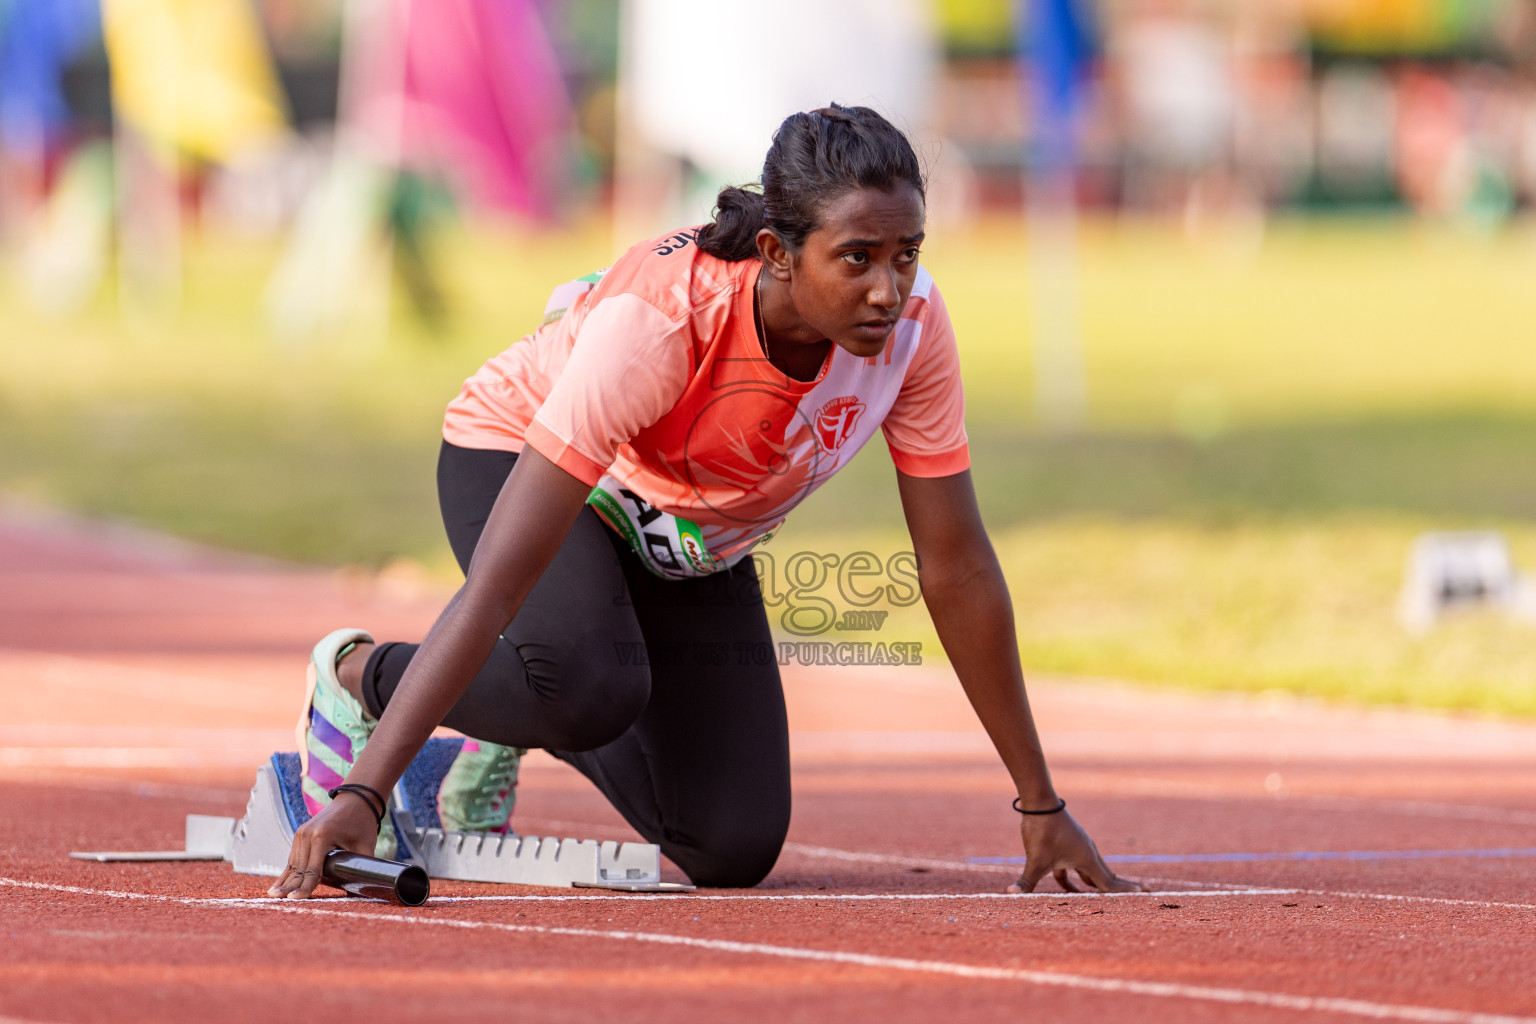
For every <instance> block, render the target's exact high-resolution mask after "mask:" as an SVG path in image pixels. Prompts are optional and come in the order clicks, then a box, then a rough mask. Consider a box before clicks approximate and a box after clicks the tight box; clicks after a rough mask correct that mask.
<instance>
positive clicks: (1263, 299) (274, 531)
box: [0, 221, 1536, 714]
mask: <svg viewBox="0 0 1536 1024" xmlns="http://www.w3.org/2000/svg"><path fill="white" fill-rule="evenodd" d="M931 234H932V235H933V240H932V241H931V242H930V243H929V245H928V252H927V253H926V254H925V262H926V264H927V265H928V266H929V267H930V268H931V269H932V270H933V273H934V276H935V278H936V279H937V280H938V281H939V283H940V286H941V288H942V289H943V291H944V293H945V297H946V300H947V302H948V305H949V307H950V311H951V315H952V316H953V318H954V320H955V323H956V327H957V330H958V332H959V336H960V339H961V346H962V355H963V359H964V362H965V369H966V384H967V392H968V398H969V402H970V409H969V424H970V430H971V435H972V442H973V453H974V458H975V471H974V472H975V478H976V481H977V489H978V493H979V495H980V497H981V501H982V506H983V513H984V515H985V516H986V518H987V521H988V523H989V525H990V526H991V527H992V529H993V531H994V536H995V539H996V541H997V545H998V549H999V553H1000V555H1001V556H1002V558H1003V561H1004V566H1005V569H1006V570H1007V572H1008V575H1009V579H1010V581H1011V585H1012V586H1013V589H1014V595H1015V602H1016V605H1017V607H1018V614H1019V625H1020V639H1021V647H1022V650H1023V652H1024V656H1025V660H1026V664H1027V665H1028V666H1029V667H1030V668H1031V669H1034V670H1041V671H1050V672H1059V673H1068V674H1076V675H1097V676H1113V677H1118V678H1126V679H1134V680H1143V681H1147V682H1153V683H1163V684H1174V685H1184V686H1198V687H1223V688H1238V689H1249V690H1263V689H1269V688H1283V689H1287V690H1293V691H1298V692H1307V693H1314V694H1319V695H1324V696H1329V697H1346V696H1347V697H1350V698H1354V699H1362V700H1371V701H1389V702H1409V703H1416V704H1424V705H1432V706H1438V707H1456V708H1468V709H1481V710H1490V711H1502V712H1513V713H1521V714H1536V683H1533V682H1532V681H1533V680H1536V628H1533V627H1531V626H1530V625H1524V626H1522V625H1519V624H1514V623H1510V622H1508V621H1506V620H1504V619H1502V618H1500V617H1497V616H1495V615H1493V614H1490V613H1481V612H1478V613H1467V614H1463V615H1459V616H1455V617H1453V618H1452V619H1451V620H1449V621H1448V622H1447V624H1446V625H1444V626H1443V627H1441V628H1439V629H1437V630H1435V631H1434V632H1432V633H1430V634H1429V635H1427V636H1425V637H1422V638H1414V637H1410V636H1408V635H1407V634H1406V633H1404V632H1403V630H1402V629H1401V628H1400V627H1399V626H1398V625H1397V623H1396V621H1395V618H1394V601H1395V598H1396V590H1397V587H1398V585H1399V582H1400V580H1401V574H1402V569H1403V561H1404V558H1405V557H1406V554H1407V550H1408V545H1409V543H1410V542H1411V541H1412V539H1413V537H1414V536H1415V535H1416V534H1417V533H1418V532H1421V531H1423V530H1426V529H1442V528H1465V527H1484V526H1488V527H1494V528H1500V529H1503V530H1505V531H1506V532H1507V533H1508V534H1509V535H1510V537H1511V539H1512V542H1513V543H1514V545H1515V547H1516V550H1517V554H1519V553H1521V552H1523V553H1524V559H1523V561H1524V563H1525V564H1526V565H1532V564H1536V476H1533V474H1531V473H1530V472H1529V470H1528V466H1529V464H1530V459H1531V453H1532V452H1533V451H1536V402H1533V395H1536V392H1533V390H1532V385H1531V382H1532V381H1536V346H1533V345H1531V344H1530V342H1529V325H1530V324H1531V323H1536V289H1532V288H1530V286H1529V280H1530V278H1531V276H1532V272H1533V271H1536V235H1533V234H1532V233H1531V232H1530V231H1529V230H1528V229H1518V230H1511V231H1509V232H1507V233H1504V234H1501V235H1498V236H1494V237H1485V236H1480V235H1475V234H1472V233H1469V232H1464V231H1460V230H1457V229H1455V228H1451V227H1436V226H1428V225H1423V224H1410V223H1406V222H1394V221H1383V222H1375V223H1366V224H1359V223H1344V222H1338V223H1334V222H1297V223H1285V222H1280V223H1277V224H1274V225H1271V227H1270V229H1269V231H1268V233H1267V235H1266V237H1265V238H1264V240H1263V243H1262V245H1258V244H1254V242H1253V240H1252V239H1249V238H1244V237H1241V236H1239V235H1237V234H1233V235H1229V236H1228V235H1222V234H1220V233H1219V232H1218V233H1215V234H1208V235H1207V236H1206V237H1204V238H1201V239H1197V240H1195V241H1193V242H1191V241H1190V240H1188V239H1186V238H1184V237H1183V236H1182V235H1180V234H1178V233H1176V232H1174V231H1172V230H1170V229H1168V228H1166V227H1163V226H1159V225H1155V224H1136V223H1127V224H1089V225H1087V226H1086V228H1085V230H1084V235H1083V239H1082V249H1081V254H1082V269H1081V289H1082V298H1083V302H1082V308H1083V324H1082V326H1083V337H1084V348H1085V358H1086V365H1087V369H1088V378H1089V393H1090V410H1089V417H1088V422H1087V423H1086V424H1085V427H1084V429H1083V430H1082V431H1081V432H1079V433H1076V434H1071V435H1055V434H1051V433H1048V432H1045V431H1042V430H1040V429H1038V428H1037V426H1036V424H1035V418H1034V415H1033V412H1032V395H1033V383H1032V379H1031V368H1030V362H1031V360H1030V348H1029V343H1030V327H1031V310H1030V308H1029V300H1028V297H1029V294H1030V293H1029V288H1028V281H1027V276H1026V268H1027V262H1026V258H1025V256H1026V250H1025V244H1024V243H1025V239H1024V235H1023V232H1022V230H1021V229H1020V228H1019V227H1017V226H1016V225H1011V224H1003V225H993V226H990V227H978V228H972V229H965V230H949V229H944V228H942V227H940V228H937V229H936V230H934V231H932V232H931ZM438 249H439V252H440V253H441V257H442V263H441V266H440V270H441V272H442V277H443V280H444V283H445V285H446V287H447V291H448V293H449V297H450V305H451V308H452V309H453V310H454V314H453V318H452V320H451V321H450V324H449V327H448V329H447V330H446V331H444V332H442V333H438V334H434V333H431V332H428V331H427V330H426V329H424V328H423V327H422V326H421V325H420V324H419V323H417V322H416V321H415V320H414V319H413V318H412V317H411V316H410V314H409V312H408V311H407V310H405V309H404V308H403V307H400V306H399V305H398V304H397V305H396V306H395V307H394V308H392V309H391V310H390V314H389V327H388V329H387V331H386V330H384V329H382V328H381V327H380V326H379V325H378V324H377V323H373V324H370V323H369V322H368V320H367V318H366V317H360V318H358V320H357V321H356V322H354V323H352V324H351V325H350V326H349V327H348V328H347V329H346V330H344V331H342V332H340V333H339V334H338V335H337V336H335V337H330V338H327V339H325V340H324V341H323V342H316V343H310V344H296V343H292V342H286V343H284V342H276V341H274V340H273V339H272V338H271V337H270V336H269V335H268V333H267V331H266V330H265V328H264V326H263V321H262V318H261V314H260V288H261V283H262V281H263V280H264V278H265V275H266V273H267V272H268V270H269V268H270V267H271V265H272V261H273V259H274V258H275V251H274V250H273V249H272V248H271V247H270V246H262V245H253V244H251V243H249V242H237V241H235V240H232V239H204V240H201V241H197V242H193V243H189V250H188V251H189V257H188V265H187V275H186V288H185V301H184V304H183V309H182V311H181V313H180V315H179V317H177V318H176V319H175V320H174V321H173V322H162V323H159V324H158V325H153V326H151V325H146V324H142V323H141V324H138V325H137V326H133V327H125V326H124V324H123V322H122V320H121V318H120V317H119V316H118V314H117V311H116V307H115V304H114V303H113V302H112V301H111V299H110V297H103V298H102V299H100V300H99V301H98V302H97V303H96V304H95V305H94V306H93V307H92V308H91V309H89V310H87V311H86V312H85V313H83V314H82V315H80V316H77V317H74V318H71V319H69V320H65V321H53V320H48V319H46V318H43V317H41V316H39V315H38V314H36V313H34V312H31V311H29V309H28V307H27V305H26V303H25V302H24V301H22V299H21V298H20V296H18V295H17V294H16V293H15V291H14V290H12V291H10V292H9V293H7V294H5V295H4V297H3V298H0V323H3V324H4V325H5V327H4V334H3V336H0V490H4V491H6V492H8V493H12V494H19V495H21V496H24V497H26V498H30V499H32V500H35V501H39V502H42V503H45V504H53V505H58V506H62V507H68V508H72V509H77V510H81V511H85V512H87V513H92V514H100V515H109V516H115V517H120V518H127V519H130V520H134V521H137V522H140V523H144V524H147V525H150V526H153V527H156V528H162V529H167V530H170V531H172V532H175V533H178V534H181V535H183V536H188V537H193V538H196V539H199V540H204V541H209V542H212V543H216V544H221V545H225V546H229V547H235V548H239V549H242V550H248V551H256V552H261V553H265V554H270V555H276V556H279V557H285V558H292V559H297V560H301V561H306V562H315V563H321V564H361V565H366V566H375V567H376V566H380V565H382V564H383V563H385V562H388V561H390V560H392V559H395V558H398V557H406V558H410V559H412V560H415V561H418V562H421V563H423V564H425V565H426V566H427V567H428V568H429V569H430V571H432V572H434V573H436V574H438V575H439V576H441V577H442V578H445V579H447V578H451V577H452V576H453V575H454V573H455V572H456V570H455V569H454V568H453V565H452V562H451V559H450V557H449V556H448V553H447V548H446V545H445V543H444V542H443V541H442V539H441V528H440V526H439V524H438V520H437V513H436V501H435V495H434V488H433V464H434V460H435V455H436V450H437V444H438V437H439V436H440V435H439V433H438V430H439V426H440V417H441V411H442V406H443V405H444V403H446V401H447V400H448V399H449V398H451V397H452V396H453V394H454V393H456V391H457V388H458V385H459V382H460V381H461V380H462V379H463V378H464V377H465V376H467V375H468V374H470V373H471V372H473V371H474V369H475V368H476V367H477V366H478V365H479V363H480V362H481V361H482V360H483V359H484V358H485V357H487V356H488V355H490V354H491V353H493V352H495V351H497V350H499V349H500V348H502V347H504V346H505V345H506V344H508V343H510V342H511V341H512V340H513V339H515V338H516V337H517V336H518V335H520V334H521V333H523V332H524V331H525V330H527V329H528V327H529V326H530V325H532V324H533V323H536V322H537V319H538V316H539V313H540V310H541V309H542V307H543V302H544V298H545V296H546V294H547V293H548V291H549V288H550V287H551V286H552V285H553V284H556V283H558V282H560V281H563V280H567V279H569V278H572V277H575V276H578V275H579V274H582V273H585V272H587V271H589V270H591V269H594V268H595V267H598V266H602V265H604V264H605V263H606V262H608V260H609V257H610V255H611V254H610V252H609V249H608V244H607V238H606V236H605V234H604V233H602V232H601V231H598V230H587V231H578V232H569V233H547V234H536V233H522V234H518V235H515V236H513V235H507V234H496V233H492V232H489V231H479V230H474V229H468V228H459V229H455V231H454V233H453V234H452V235H450V236H449V237H445V238H443V239H441V240H440V244H439V246H438ZM882 447H883V446H881V445H878V444H876V445H873V446H871V449H870V450H869V451H867V452H866V453H865V454H863V455H861V456H860V457H859V458H858V459H857V460H856V461H855V462H854V464H853V465H852V466H851V467H850V468H849V469H848V470H847V471H846V472H845V473H844V474H842V475H840V476H839V477H838V478H837V479H836V480H834V481H833V482H832V483H831V484H829V485H828V486H827V487H826V488H824V489H823V491H822V492H820V493H819V494H817V495H816V496H814V497H813V498H812V499H811V500H810V501H809V502H808V503H807V504H806V505H805V506H804V507H803V508H802V509H800V510H799V511H798V512H797V514H796V516H795V517H794V518H793V519H792V520H791V523H790V524H789V526H788V527H786V529H785V530H784V531H783V532H782V533H781V535H780V536H779V537H778V538H777V539H776V540H775V541H774V543H773V548H774V550H776V551H779V552H786V551H793V550H798V549H808V550H820V551H851V550H857V549H860V548H867V549H870V550H876V551H881V552H884V553H887V554H888V553H890V552H892V551H894V550H898V549H900V548H902V547H904V546H905V541H904V538H903V534H902V531H901V515H900V509H899V506H898V504H897V502H896V499H895V487H894V479H893V475H892V471H891V469H890V465H889V460H888V458H887V457H886V456H885V454H884V452H883V450H881V449H882ZM849 509H858V510H859V518H858V519H856V520H854V519H850V517H849V514H848V510H849ZM892 630H901V631H903V636H902V637H901V638H912V637H915V638H927V639H929V640H930V642H931V640H932V638H931V636H930V635H929V627H928V626H927V624H926V620H925V619H924V618H923V617H922V616H921V615H920V614H917V613H915V612H909V613H898V615H897V616H896V617H894V618H893V619H892V621H891V622H889V623H888V624H887V625H886V626H885V628H884V632H885V633H886V634H890V633H891V631H892ZM929 649H930V650H936V645H933V646H930V647H929Z"/></svg>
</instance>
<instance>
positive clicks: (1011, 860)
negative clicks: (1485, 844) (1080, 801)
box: [965, 847, 1536, 864]
mask: <svg viewBox="0 0 1536 1024" xmlns="http://www.w3.org/2000/svg"><path fill="white" fill-rule="evenodd" d="M1472 857H1489V858H1493V857H1536V847H1518V848H1504V849H1496V850H1297V851H1294V852H1290V853H1147V854H1131V853H1121V854H1111V855H1110V856H1108V857H1105V858H1104V859H1105V860H1106V861H1108V862H1109V863H1111V864H1213V863H1230V862H1233V861H1257V860H1447V859H1455V858H1472ZM965 861H966V863H967V864H1023V863H1024V858H1023V857H967V858H965Z"/></svg>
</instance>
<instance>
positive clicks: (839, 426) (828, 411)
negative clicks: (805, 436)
mask: <svg viewBox="0 0 1536 1024" xmlns="http://www.w3.org/2000/svg"><path fill="white" fill-rule="evenodd" d="M863 415H864V403H863V402H861V401H859V400H858V399H857V398H854V397H853V396H852V395H844V396H843V397H841V398H834V399H832V401H830V402H828V403H827V404H826V405H824V406H822V407H821V411H820V412H818V413H817V414H816V437H817V438H818V439H819V440H820V441H821V446H822V447H823V448H825V449H826V450H827V451H829V452H835V451H837V450H838V449H839V448H841V447H842V446H843V442H844V441H847V440H848V439H849V438H850V437H852V436H853V431H854V428H855V427H857V426H858V425H859V418H860V417H861V416H863Z"/></svg>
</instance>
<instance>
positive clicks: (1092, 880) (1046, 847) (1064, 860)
mask: <svg viewBox="0 0 1536 1024" xmlns="http://www.w3.org/2000/svg"><path fill="white" fill-rule="evenodd" d="M1019 832H1020V834H1021V835H1022V836H1023V837H1024V855H1025V857H1026V858H1027V859H1026V860H1025V863H1024V871H1023V873H1022V874H1020V875H1019V880H1018V881H1017V882H1015V883H1014V884H1012V885H1010V886H1009V887H1008V891H1009V892H1034V891H1035V886H1036V885H1038V884H1039V882H1040V879H1042V878H1044V877H1045V876H1046V875H1055V876H1056V882H1057V884H1059V885H1060V886H1061V887H1062V888H1063V889H1065V890H1066V891H1067V892H1082V891H1083V890H1081V889H1079V888H1078V887H1077V885H1076V884H1074V883H1073V881H1072V879H1071V874H1070V873H1072V872H1076V874H1077V877H1078V878H1080V879H1082V880H1083V881H1084V882H1085V883H1087V884H1088V886H1089V887H1090V888H1091V889H1092V890H1094V891H1096V892H1146V891H1147V887H1146V886H1144V885H1142V884H1141V883H1140V882H1137V881H1134V880H1132V879H1129V878H1121V877H1120V876H1118V875H1116V874H1115V873H1114V872H1113V871H1111V870H1110V869H1109V865H1107V864H1105V863H1104V858H1103V857H1101V856H1099V850H1098V847H1096V846H1094V845H1093V840H1092V839H1089V838H1088V833H1086V832H1084V831H1083V829H1082V826H1081V825H1079V824H1078V823H1077V822H1076V821H1074V820H1072V815H1070V814H1068V813H1067V812H1066V811H1064V810H1063V811H1060V812H1058V813H1056V814H1028V815H1025V816H1024V820H1023V821H1022V822H1021V823H1020V825H1019Z"/></svg>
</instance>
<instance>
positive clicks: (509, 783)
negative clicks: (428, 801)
mask: <svg viewBox="0 0 1536 1024" xmlns="http://www.w3.org/2000/svg"><path fill="white" fill-rule="evenodd" d="M526 753H528V751H526V750H524V749H522V748H521V747H503V746H502V745H500V744H499V743H486V742H484V741H482V740H471V739H466V740H465V741H464V746H463V747H461V748H460V749H459V756H458V757H456V758H454V761H453V766H452V767H451V768H449V769H448V774H447V775H445V776H443V784H442V787H441V788H440V789H439V790H438V791H437V816H438V817H439V818H441V819H442V820H443V828H445V829H449V830H454V831H459V832H509V831H511V818H512V806H513V804H514V803H515V802H516V801H517V766H518V762H519V761H521V759H522V756H523V755H524V754H526Z"/></svg>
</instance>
